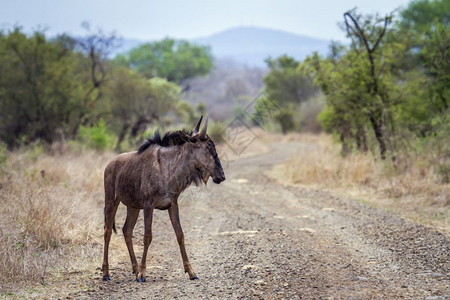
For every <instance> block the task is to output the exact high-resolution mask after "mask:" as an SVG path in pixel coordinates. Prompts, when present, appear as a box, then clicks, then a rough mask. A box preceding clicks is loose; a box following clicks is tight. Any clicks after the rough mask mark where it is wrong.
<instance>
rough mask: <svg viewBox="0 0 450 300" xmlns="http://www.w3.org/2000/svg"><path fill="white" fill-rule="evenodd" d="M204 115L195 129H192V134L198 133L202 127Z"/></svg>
mask: <svg viewBox="0 0 450 300" xmlns="http://www.w3.org/2000/svg"><path fill="white" fill-rule="evenodd" d="M202 119H203V115H201V116H200V119H198V121H197V124H196V125H195V127H194V130H192V135H194V134H196V133H198V131H199V129H200V124H201V123H202Z"/></svg>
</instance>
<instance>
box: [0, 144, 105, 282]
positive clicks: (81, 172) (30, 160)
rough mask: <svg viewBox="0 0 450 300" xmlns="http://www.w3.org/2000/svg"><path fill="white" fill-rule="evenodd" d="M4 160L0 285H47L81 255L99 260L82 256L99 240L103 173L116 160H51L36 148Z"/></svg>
mask: <svg viewBox="0 0 450 300" xmlns="http://www.w3.org/2000/svg"><path fill="white" fill-rule="evenodd" d="M7 156H8V158H7V161H6V162H5V163H4V165H3V168H2V171H1V172H0V245H1V247H0V282H2V283H3V284H5V285H7V284H8V283H17V282H23V281H33V282H36V281H37V282H46V281H48V280H49V279H51V278H52V276H53V275H55V274H57V273H58V272H61V271H62V270H71V269H73V268H74V267H75V264H76V263H77V261H79V259H80V257H79V256H80V255H83V256H84V257H83V258H84V259H87V260H89V259H93V257H94V256H97V254H98V253H97V252H98V250H96V249H97V248H98V247H96V248H94V247H93V248H91V250H92V251H84V250H85V247H86V245H90V244H94V243H97V242H96V239H97V240H98V239H99V237H100V236H101V235H102V228H103V215H102V211H103V210H102V207H103V169H104V167H105V165H106V164H107V162H108V161H109V160H110V159H111V158H112V157H113V156H114V154H113V153H103V154H100V153H96V152H94V151H90V152H85V153H71V152H69V153H65V154H61V155H49V154H45V153H43V152H42V150H40V149H39V147H36V148H33V149H28V150H26V151H19V152H16V153H10V154H8V155H7ZM80 249H83V251H80ZM96 251H97V252H96ZM0 288H1V286H0Z"/></svg>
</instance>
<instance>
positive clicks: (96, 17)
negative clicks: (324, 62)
mask: <svg viewBox="0 0 450 300" xmlns="http://www.w3.org/2000/svg"><path fill="white" fill-rule="evenodd" d="M408 2H409V1H408V0H323V1H320V0H315V1H301V0H296V1H295V0H241V1H236V0H227V1H221V0H210V1H207V0H157V1H155V0H146V1H145V0H0V28H1V29H5V28H6V29H7V28H11V27H12V26H13V25H16V24H18V25H21V26H23V28H24V30H25V31H27V32H28V31H31V30H33V29H36V28H40V27H41V28H42V27H44V28H47V33H48V34H49V35H53V34H57V33H62V32H65V33H69V34H74V35H83V34H84V33H85V32H86V31H85V29H83V28H82V27H81V23H82V22H83V21H88V22H89V23H90V24H91V27H92V28H93V29H95V28H101V29H102V30H103V31H104V32H112V31H116V32H117V33H118V34H119V35H121V36H123V37H125V38H138V39H141V40H155V39H161V38H163V37H166V36H170V37H174V38H187V39H188V38H194V37H203V36H207V35H210V34H213V33H216V32H219V31H222V30H225V29H227V28H230V27H235V26H259V27H266V28H274V29H281V30H286V31H289V32H292V33H297V34H301V35H308V36H312V37H318V38H323V39H327V40H331V39H333V40H343V39H344V38H345V35H344V33H343V32H341V30H340V29H339V28H338V26H337V23H338V22H341V21H342V14H343V13H344V12H345V11H346V10H348V9H351V8H353V7H355V6H356V7H358V8H359V9H360V10H361V11H362V12H365V13H374V12H378V13H380V14H382V15H384V14H386V13H389V12H391V11H393V10H394V9H396V8H398V7H405V6H406V5H407V3H408Z"/></svg>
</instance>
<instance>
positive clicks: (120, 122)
mask: <svg viewBox="0 0 450 300" xmlns="http://www.w3.org/2000/svg"><path fill="white" fill-rule="evenodd" d="M109 92H110V95H109V98H110V99H111V112H112V115H113V122H114V123H115V124H116V127H118V128H119V129H118V131H119V137H118V143H117V147H120V143H121V142H122V141H123V140H124V138H125V136H126V135H127V134H129V135H130V136H131V137H136V136H137V135H138V133H139V132H142V131H143V130H145V129H146V127H147V126H148V125H149V124H152V123H155V122H159V121H161V118H162V117H163V116H165V115H166V114H167V113H168V112H169V111H170V110H171V109H175V107H176V104H177V102H178V101H179V100H180V89H179V87H178V86H177V85H176V84H174V83H172V82H168V81H167V80H166V79H164V78H159V77H154V78H151V79H146V78H144V77H143V76H142V75H140V74H139V73H137V72H135V71H133V70H130V69H127V68H122V67H121V68H118V69H117V70H115V71H114V73H113V75H112V80H111V85H110V91H109Z"/></svg>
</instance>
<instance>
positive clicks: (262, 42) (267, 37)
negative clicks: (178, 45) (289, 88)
mask: <svg viewBox="0 0 450 300" xmlns="http://www.w3.org/2000/svg"><path fill="white" fill-rule="evenodd" d="M192 41H193V42H195V43H198V44H203V45H209V46H211V49H212V52H213V54H214V56H216V57H220V58H232V59H234V60H236V61H238V62H242V63H245V64H247V65H249V66H265V63H264V60H265V59H266V58H267V57H269V56H270V57H273V58H275V57H278V56H281V55H283V54H287V55H289V56H292V57H294V58H296V59H298V60H303V59H305V58H306V56H308V55H309V54H311V53H312V52H313V51H317V52H319V53H321V54H326V53H327V51H328V46H329V44H330V41H326V40H321V39H317V38H312V37H307V36H302V35H297V34H293V33H289V32H286V31H281V30H274V29H267V28H259V27H236V28H231V29H228V30H225V31H222V32H219V33H216V34H213V35H211V36H208V37H204V38H197V39H194V40H192Z"/></svg>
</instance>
